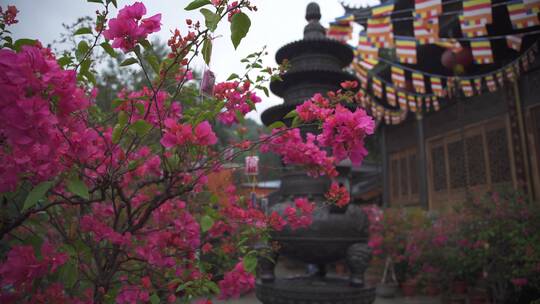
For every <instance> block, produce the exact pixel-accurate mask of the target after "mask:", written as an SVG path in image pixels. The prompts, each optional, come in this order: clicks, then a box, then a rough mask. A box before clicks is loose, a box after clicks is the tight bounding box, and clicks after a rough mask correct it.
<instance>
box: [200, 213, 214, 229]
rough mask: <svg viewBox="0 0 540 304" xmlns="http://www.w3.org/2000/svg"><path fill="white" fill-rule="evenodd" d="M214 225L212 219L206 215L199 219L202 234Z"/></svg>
mask: <svg viewBox="0 0 540 304" xmlns="http://www.w3.org/2000/svg"><path fill="white" fill-rule="evenodd" d="M213 225H214V219H213V218H211V217H210V216H208V215H205V216H203V217H202V218H201V229H202V232H206V231H208V230H209V229H210V228H212V226H213Z"/></svg>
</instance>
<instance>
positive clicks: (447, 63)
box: [441, 49, 457, 70]
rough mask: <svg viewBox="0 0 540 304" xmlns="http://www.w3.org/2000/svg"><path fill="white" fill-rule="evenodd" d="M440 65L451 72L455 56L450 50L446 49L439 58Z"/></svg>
mask: <svg viewBox="0 0 540 304" xmlns="http://www.w3.org/2000/svg"><path fill="white" fill-rule="evenodd" d="M441 63H442V65H443V66H444V67H445V68H447V69H449V70H453V69H454V67H455V66H456V63H457V61H456V54H455V53H454V52H452V50H450V49H447V50H446V51H444V53H443V54H442V56H441Z"/></svg>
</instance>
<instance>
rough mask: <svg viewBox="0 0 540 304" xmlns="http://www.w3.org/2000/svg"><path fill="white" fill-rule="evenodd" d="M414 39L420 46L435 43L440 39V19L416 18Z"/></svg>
mask: <svg viewBox="0 0 540 304" xmlns="http://www.w3.org/2000/svg"><path fill="white" fill-rule="evenodd" d="M413 25H414V37H415V38H416V39H417V40H418V43H419V44H427V43H435V41H437V40H438V39H439V18H438V17H431V18H421V17H418V16H415V17H414V22H413Z"/></svg>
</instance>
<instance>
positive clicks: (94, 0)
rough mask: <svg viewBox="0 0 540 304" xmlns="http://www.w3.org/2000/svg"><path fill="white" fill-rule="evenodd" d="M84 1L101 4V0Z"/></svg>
mask: <svg viewBox="0 0 540 304" xmlns="http://www.w3.org/2000/svg"><path fill="white" fill-rule="evenodd" d="M86 1H88V2H94V3H101V4H103V0H86Z"/></svg>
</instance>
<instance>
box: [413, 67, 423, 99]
mask: <svg viewBox="0 0 540 304" xmlns="http://www.w3.org/2000/svg"><path fill="white" fill-rule="evenodd" d="M412 81H413V87H414V90H415V91H416V92H417V93H420V94H425V93H426V85H425V83H424V74H422V73H416V72H413V73H412Z"/></svg>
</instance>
